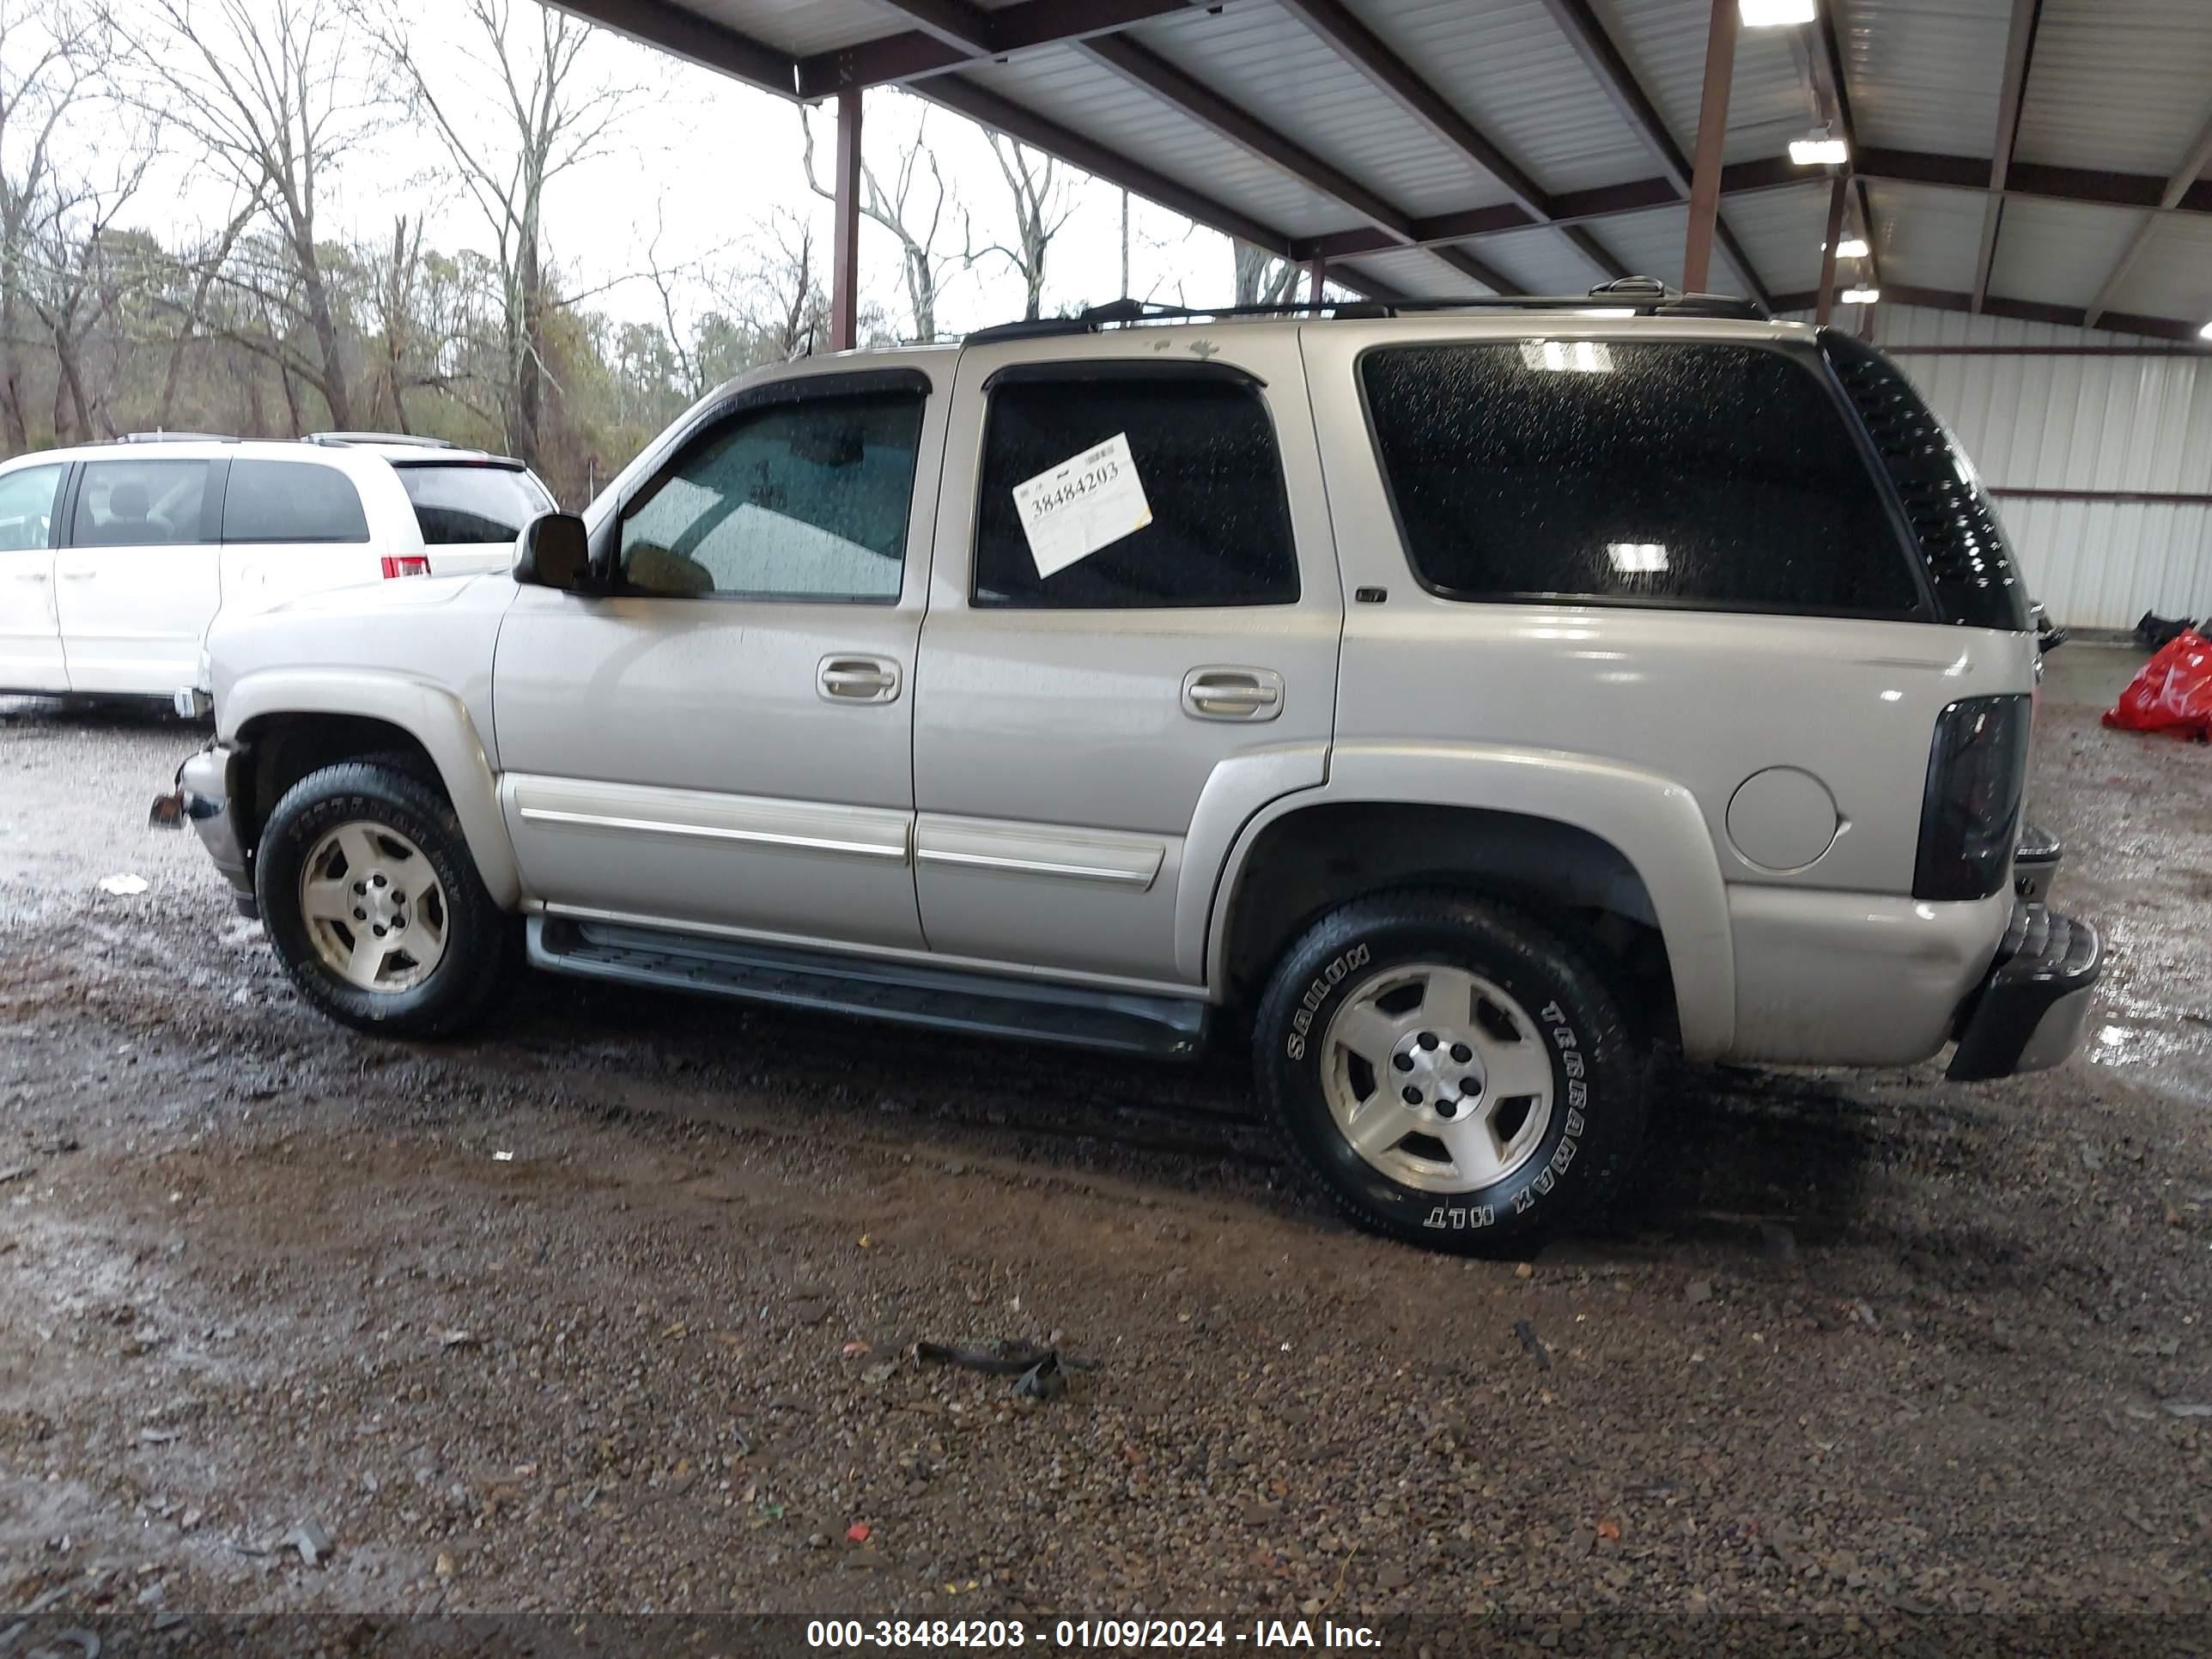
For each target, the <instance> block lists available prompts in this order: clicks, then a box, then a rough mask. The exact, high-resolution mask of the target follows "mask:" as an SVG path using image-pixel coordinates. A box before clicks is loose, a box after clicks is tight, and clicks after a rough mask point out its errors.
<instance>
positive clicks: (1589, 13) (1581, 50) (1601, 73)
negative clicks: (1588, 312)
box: [1544, 0, 1802, 310]
mask: <svg viewBox="0 0 2212 1659" xmlns="http://www.w3.org/2000/svg"><path fill="white" fill-rule="evenodd" d="M1544 9H1546V10H1547V11H1548V12H1550V13H1551V15H1552V19H1553V21H1554V22H1555V23H1557V24H1558V25H1559V29H1560V31H1561V32H1562V33H1565V36H1566V38H1567V44H1568V45H1569V46H1572V47H1573V48H1574V49H1575V52H1576V54H1577V56H1578V57H1580V58H1582V60H1583V64H1585V65H1586V66H1587V67H1588V68H1589V72H1590V73H1591V74H1592V75H1593V76H1596V77H1597V83H1598V86H1599V88H1600V89H1601V90H1602V91H1603V92H1604V94H1605V95H1606V96H1607V98H1608V99H1610V100H1612V102H1613V107H1614V108H1615V109H1617V110H1619V111H1620V115H1621V118H1622V119H1623V120H1625V121H1626V122H1627V123H1628V125H1629V127H1630V129H1631V130H1632V131H1634V132H1635V133H1636V134H1637V136H1638V137H1640V138H1642V139H1643V141H1644V145H1645V147H1646V148H1647V149H1650V152H1651V154H1652V156H1653V157H1654V159H1656V161H1658V163H1659V167H1660V170H1661V171H1662V172H1663V173H1665V174H1666V175H1667V179H1668V183H1669V184H1671V185H1673V186H1674V190H1675V191H1676V195H1675V198H1674V199H1675V200H1677V201H1686V200H1687V199H1688V197H1689V196H1690V193H1691V191H1692V185H1693V184H1694V181H1695V172H1696V170H1695V169H1694V168H1693V167H1692V166H1691V164H1690V158H1689V157H1688V156H1686V155H1683V154H1682V147H1681V146H1680V144H1678V143H1675V142H1674V134H1673V133H1671V132H1669V131H1668V130H1667V122H1666V119H1665V118H1664V117H1662V115H1661V114H1660V113H1659V110H1658V106H1656V105H1655V104H1654V103H1653V102H1652V101H1651V99H1650V94H1647V93H1645V91H1644V88H1643V86H1642V85H1641V84H1640V83H1639V82H1638V81H1637V78H1636V73H1635V71H1634V70H1632V69H1630V68H1629V67H1628V60H1627V59H1626V58H1623V57H1622V56H1621V55H1620V47H1619V46H1615V45H1614V44H1613V37H1612V36H1611V35H1610V34H1608V33H1606V28H1605V25H1604V24H1603V23H1601V22H1600V21H1598V16H1597V14H1596V13H1595V11H1593V10H1591V9H1590V4H1589V0H1544ZM1800 177H1801V178H1802V173H1801V175H1800ZM1713 240H1716V241H1717V242H1718V243H1719V244H1720V246H1721V251H1722V252H1724V253H1726V254H1727V255H1728V257H1729V263H1730V264H1733V265H1735V268H1736V271H1737V273H1738V274H1739V275H1740V276H1742V278H1743V280H1744V285H1745V286H1746V287H1747V288H1748V289H1750V290H1751V293H1752V296H1753V298H1754V299H1756V300H1758V301H1759V303H1760V304H1762V305H1765V306H1766V307H1768V308H1769V309H1770V310H1771V308H1772V307H1773V304H1774V301H1773V296H1772V295H1769V294H1768V293H1767V291H1766V289H1765V285H1764V284H1763V283H1760V281H1759V268H1758V267H1757V266H1756V265H1754V264H1752V262H1751V256H1750V255H1749V254H1747V253H1746V252H1744V251H1743V244H1742V243H1741V242H1739V241H1737V240H1736V239H1735V232H1733V231H1731V230H1730V229H1729V228H1728V222H1727V220H1725V219H1724V218H1722V217H1721V216H1719V215H1718V214H1717V213H1716V214H1715V216H1714V219H1713Z"/></svg>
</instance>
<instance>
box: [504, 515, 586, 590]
mask: <svg viewBox="0 0 2212 1659" xmlns="http://www.w3.org/2000/svg"><path fill="white" fill-rule="evenodd" d="M591 577H592V550H591V545H590V538H589V537H588V536H587V535H586V532H585V529H584V521H583V520H581V519H580V518H578V517H577V516H576V515H575V514H574V513H539V514H538V516H537V517H536V518H534V519H532V520H531V521H530V522H529V523H528V524H526V525H525V526H522V534H521V536H520V538H518V539H517V542H516V550H515V557H514V580H517V581H518V582H520V583H522V584H523V585H524V586H527V587H552V588H557V589H559V590H560V591H561V592H563V593H580V592H583V591H584V590H585V589H586V588H587V587H588V586H591Z"/></svg>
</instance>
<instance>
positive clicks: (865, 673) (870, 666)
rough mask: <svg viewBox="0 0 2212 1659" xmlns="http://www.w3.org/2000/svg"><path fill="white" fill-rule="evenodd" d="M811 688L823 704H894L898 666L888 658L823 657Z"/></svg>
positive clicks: (896, 693) (896, 696) (897, 685)
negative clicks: (818, 695) (813, 688)
mask: <svg viewBox="0 0 2212 1659" xmlns="http://www.w3.org/2000/svg"><path fill="white" fill-rule="evenodd" d="M814 687H815V690H816V691H817V692H818V693H819V694H820V695H821V697H822V700H823V702H897V701H898V694H899V666H898V665H897V664H896V663H895V662H893V661H892V660H891V659H890V658H889V657H842V656H829V657H824V658H823V659H822V665H821V666H820V667H819V668H818V669H817V670H816V671H815V680H814Z"/></svg>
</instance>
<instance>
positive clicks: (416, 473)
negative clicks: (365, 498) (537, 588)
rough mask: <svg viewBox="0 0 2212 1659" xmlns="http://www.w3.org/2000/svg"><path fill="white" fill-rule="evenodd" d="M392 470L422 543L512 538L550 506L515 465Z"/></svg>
mask: <svg viewBox="0 0 2212 1659" xmlns="http://www.w3.org/2000/svg"><path fill="white" fill-rule="evenodd" d="M397 471H398V474H399V482H400V483H403V484H404V485H406V486H407V499H408V500H410V501H413V502H414V503H415V517H416V520H417V521H418V522H419V523H420V524H421V525H422V542H423V545H425V546H426V547H454V546H458V545H461V544H465V543H469V542H511V541H513V539H514V538H516V537H517V536H519V535H520V534H521V533H522V526H525V525H526V524H528V523H529V522H530V521H531V520H532V519H534V518H536V517H537V516H538V514H539V513H550V512H551V511H552V510H553V498H552V496H550V495H547V494H546V493H545V488H544V485H543V484H541V483H538V480H537V479H535V478H533V477H531V476H530V475H529V474H528V473H527V472H525V471H521V470H520V468H517V467H511V466H486V465H482V464H481V463H479V464H477V465H468V464H466V463H457V464H454V465H447V466H421V465H408V466H402V467H399V468H398V469H397Z"/></svg>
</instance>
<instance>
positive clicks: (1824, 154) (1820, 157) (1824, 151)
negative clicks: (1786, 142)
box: [1790, 127, 1851, 167]
mask: <svg viewBox="0 0 2212 1659" xmlns="http://www.w3.org/2000/svg"><path fill="white" fill-rule="evenodd" d="M1850 159H1851V147H1850V145H1849V144H1847V143H1844V141H1843V140H1842V139H1840V138H1838V137H1832V136H1831V135H1830V133H1829V131H1828V130H1827V128H1826V127H1816V128H1814V130H1813V131H1810V132H1808V133H1807V134H1806V135H1805V136H1804V137H1802V138H1792V139H1791V140H1790V160H1791V161H1795V162H1796V164H1797V165H1798V166H1799V167H1841V166H1843V165H1844V163H1845V162H1847V161H1850Z"/></svg>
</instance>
